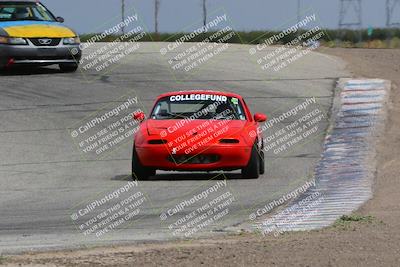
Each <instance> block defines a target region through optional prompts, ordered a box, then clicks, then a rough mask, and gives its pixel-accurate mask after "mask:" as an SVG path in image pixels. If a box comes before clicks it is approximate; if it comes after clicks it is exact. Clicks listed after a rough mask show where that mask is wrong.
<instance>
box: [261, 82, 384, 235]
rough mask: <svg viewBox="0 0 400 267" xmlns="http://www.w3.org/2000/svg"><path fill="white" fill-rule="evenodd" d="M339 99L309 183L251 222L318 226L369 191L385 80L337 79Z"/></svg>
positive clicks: (275, 229)
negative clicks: (279, 206)
mask: <svg viewBox="0 0 400 267" xmlns="http://www.w3.org/2000/svg"><path fill="white" fill-rule="evenodd" d="M338 87H339V88H340V89H341V91H340V97H339V98H338V99H339V100H338V101H340V103H335V104H334V108H333V112H332V114H333V116H334V118H333V124H332V126H331V127H330V129H329V131H328V132H329V134H328V135H327V136H326V138H325V142H324V147H323V152H322V155H321V160H320V161H319V163H318V164H317V166H316V168H315V172H314V177H315V186H312V187H310V188H309V189H308V190H307V191H306V192H305V193H304V194H302V195H301V196H300V197H298V198H297V199H296V200H294V201H293V202H292V203H290V204H289V205H288V206H287V207H286V208H284V209H283V210H280V211H279V212H277V213H275V214H274V215H272V216H270V217H269V218H266V219H263V220H262V221H261V222H258V223H257V224H256V225H255V227H256V228H257V229H259V230H261V231H262V232H263V233H264V234H268V233H280V232H285V231H301V230H312V229H320V228H323V227H326V226H329V225H331V224H332V223H333V222H335V220H336V219H338V218H340V217H341V216H342V215H348V214H350V213H352V212H353V211H354V210H356V209H358V208H359V207H360V206H361V205H362V204H363V203H364V202H366V201H367V200H368V199H370V198H371V197H372V185H373V182H374V177H375V173H376V146H377V142H378V139H379V136H380V135H381V133H382V131H383V130H384V125H385V123H384V122H385V118H386V104H387V98H388V94H389V90H390V82H389V81H386V80H380V79H360V80H351V79H341V80H339V82H338Z"/></svg>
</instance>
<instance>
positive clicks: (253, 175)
mask: <svg viewBox="0 0 400 267" xmlns="http://www.w3.org/2000/svg"><path fill="white" fill-rule="evenodd" d="M259 176H260V156H259V155H258V151H257V147H256V145H253V148H252V150H251V156H250V160H249V163H248V164H247V166H246V167H244V168H243V169H242V177H243V178H244V179H257V178H258V177H259Z"/></svg>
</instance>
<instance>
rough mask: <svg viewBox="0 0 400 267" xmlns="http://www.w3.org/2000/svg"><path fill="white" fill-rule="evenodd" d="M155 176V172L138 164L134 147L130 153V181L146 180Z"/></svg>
mask: <svg viewBox="0 0 400 267" xmlns="http://www.w3.org/2000/svg"><path fill="white" fill-rule="evenodd" d="M154 175H156V170H154V169H151V168H148V167H145V166H143V165H142V164H141V163H140V160H139V157H138V155H137V153H136V150H135V147H133V152H132V179H134V180H135V178H137V179H138V180H148V179H149V177H150V176H154Z"/></svg>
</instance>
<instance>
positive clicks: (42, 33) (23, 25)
mask: <svg viewBox="0 0 400 267" xmlns="http://www.w3.org/2000/svg"><path fill="white" fill-rule="evenodd" d="M0 35H6V36H11V37H22V38H41V37H45V38H63V37H64V38H68V37H75V36H76V33H75V32H74V31H72V30H71V29H69V28H67V27H65V26H63V25H62V24H61V23H59V22H52V21H25V20H22V21H5V22H0Z"/></svg>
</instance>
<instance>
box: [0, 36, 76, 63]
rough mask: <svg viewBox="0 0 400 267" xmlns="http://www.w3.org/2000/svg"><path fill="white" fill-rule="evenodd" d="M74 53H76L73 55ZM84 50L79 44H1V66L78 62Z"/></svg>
mask: <svg viewBox="0 0 400 267" xmlns="http://www.w3.org/2000/svg"><path fill="white" fill-rule="evenodd" d="M73 53H74V55H73ZM81 56H82V52H81V49H80V48H79V45H63V44H62V42H61V44H59V45H58V46H34V45H33V44H32V43H30V44H29V45H5V44H0V67H5V66H12V65H39V66H40V65H41V66H45V65H52V64H63V63H66V64H68V63H75V64H78V63H79V60H80V59H81Z"/></svg>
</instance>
